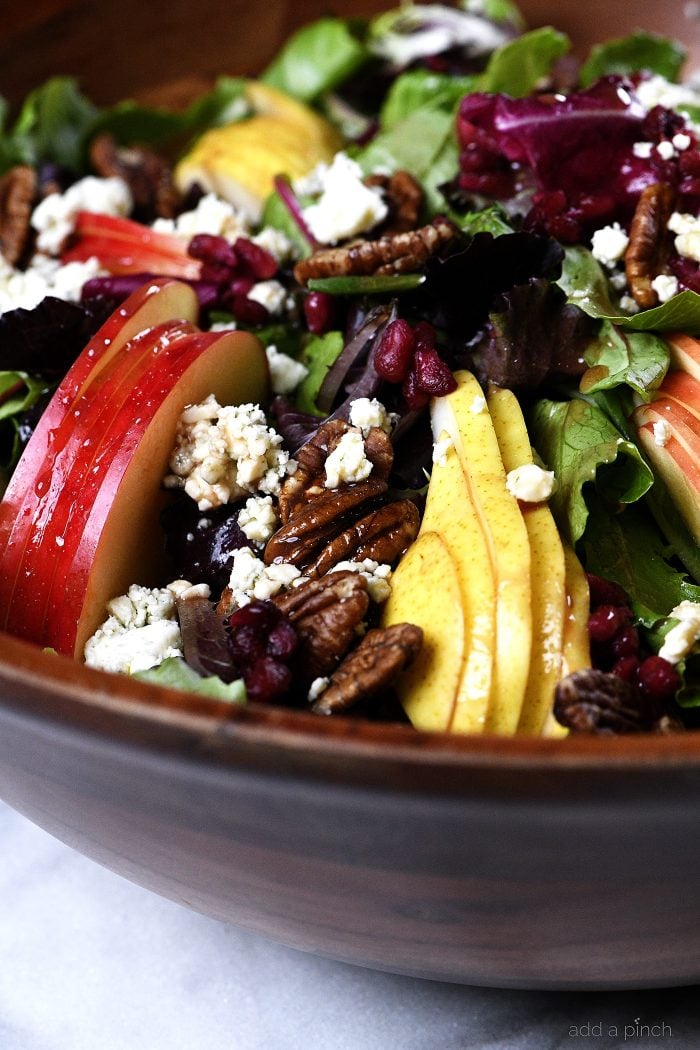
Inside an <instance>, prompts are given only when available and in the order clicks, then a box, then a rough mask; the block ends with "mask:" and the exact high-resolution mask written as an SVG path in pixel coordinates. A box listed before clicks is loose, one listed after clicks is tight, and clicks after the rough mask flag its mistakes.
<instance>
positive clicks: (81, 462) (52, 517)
mask: <svg viewBox="0 0 700 1050" xmlns="http://www.w3.org/2000/svg"><path fill="white" fill-rule="evenodd" d="M195 331H196V329H195V327H194V325H192V324H190V323H189V322H184V321H168V322H166V323H165V324H162V325H157V326H156V327H154V328H149V329H146V331H145V332H140V333H139V334H138V335H137V336H135V337H134V338H133V339H130V340H129V342H128V343H126V345H125V346H124V347H123V348H122V350H121V352H120V354H119V356H118V357H117V358H113V359H112V361H111V362H110V364H109V366H107V367H106V368H103V369H102V370H101V372H100V374H99V375H98V376H97V377H96V378H95V380H94V382H93V383H92V384H91V386H90V388H89V392H88V394H86V395H84V396H83V397H82V398H81V399H80V402H79V404H80V406H81V408H80V410H79V414H78V415H76V414H75V413H71V416H70V417H69V418H68V419H67V420H66V421H64V424H63V426H62V427H61V428H60V430H61V434H60V440H57V441H56V442H54V444H53V452H54V456H53V459H51V460H50V461H49V462H47V463H45V464H44V466H43V467H42V473H41V474H40V475H39V476H38V477H37V479H36V481H35V486H34V488H35V489H38V487H39V485H41V487H42V499H41V500H40V503H39V506H38V507H37V509H36V512H35V514H34V517H33V519H32V522H31V527H30V528H27V529H25V530H24V532H25V541H24V542H25V546H24V553H23V555H22V557H21V561H20V572H19V579H21V580H22V581H23V591H24V595H23V598H22V601H21V603H20V602H19V601H17V600H15V595H14V594H13V595H11V596H10V601H9V612H8V616H7V625H8V629H9V630H10V631H14V632H15V633H17V628H16V626H15V623H16V620H17V619H18V618H21V624H22V627H21V633H22V634H24V635H26V636H33V635H34V634H35V633H36V632H37V630H38V629H39V626H40V625H41V624H42V623H43V621H44V614H45V609H46V604H47V602H48V598H49V593H50V590H51V586H52V582H53V576H54V574H55V573H56V571H57V568H58V565H59V563H60V561H61V558H62V557H63V556H64V553H67V552H65V539H64V537H65V536H66V533H67V530H68V528H69V524H70V520H71V517H72V514H73V513H74V512H75V509H76V505H75V504H74V503H71V502H70V501H68V500H66V499H62V498H59V496H60V494H61V493H62V491H63V490H64V489H65V488H70V489H71V490H76V489H77V488H78V486H79V485H80V484H81V483H85V479H86V478H89V477H90V475H91V472H92V471H93V470H94V469H95V467H94V464H95V461H96V457H97V454H98V443H97V441H96V439H95V435H96V434H102V433H108V432H109V431H110V429H111V427H112V426H113V424H114V421H115V420H116V419H117V417H118V415H119V412H120V410H121V409H122V406H123V405H124V404H125V403H126V402H128V403H129V405H130V406H131V405H133V396H134V394H136V396H138V393H139V390H140V386H139V382H140V380H141V378H142V377H143V376H144V374H145V373H146V372H147V371H149V370H150V369H151V368H152V366H153V360H154V357H155V356H158V359H159V360H160V361H162V362H163V367H165V368H166V369H167V367H168V360H167V354H168V353H170V354H172V352H173V348H174V346H175V345H176V344H178V343H179V342H180V341H182V340H184V339H186V338H188V337H189V336H190V335H192V334H193V333H194V332H195ZM164 358H165V360H164ZM17 542H19V536H18V537H17ZM51 542H53V543H54V544H56V547H55V551H54V558H53V559H52V562H51V564H50V565H49V566H48V567H47V566H46V559H45V555H44V553H43V547H44V544H45V543H51ZM32 584H33V586H32Z"/></svg>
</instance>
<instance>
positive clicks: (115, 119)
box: [0, 0, 700, 736]
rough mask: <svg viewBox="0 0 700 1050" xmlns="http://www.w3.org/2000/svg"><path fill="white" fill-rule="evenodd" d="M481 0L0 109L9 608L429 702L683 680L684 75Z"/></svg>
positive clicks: (24, 629) (309, 706)
mask: <svg viewBox="0 0 700 1050" xmlns="http://www.w3.org/2000/svg"><path fill="white" fill-rule="evenodd" d="M569 49H570V42H569V41H568V40H567V38H566V37H565V36H564V35H563V34H562V33H560V32H558V31H557V30H556V29H555V28H553V27H546V28H542V29H536V30H528V29H527V27H526V26H525V24H524V22H523V19H522V17H521V15H520V13H519V12H518V10H517V8H516V7H515V5H514V4H512V3H511V2H510V0H464V2H463V3H462V4H461V5H460V6H454V7H450V6H446V5H444V4H441V3H436V4H409V5H407V6H402V7H401V8H400V9H395V10H391V11H387V12H386V13H384V14H382V15H381V16H379V17H377V18H374V19H372V20H365V21H362V20H357V19H352V20H345V19H341V18H336V17H331V16H329V17H326V18H323V19H320V20H319V21H317V22H315V23H312V24H311V25H309V26H307V27H305V28H303V29H302V30H301V31H299V32H298V33H297V34H296V35H295V36H293V37H292V38H291V39H290V40H289V41H288V42H287V43H286V44H285V46H284V47H283V49H282V50H281V52H280V53H279V54H278V55H277V56H276V58H275V59H274V61H273V62H272V63H271V65H270V66H269V67H268V68H267V69H266V70H265V71H264V72H263V73H262V74H261V76H260V78H259V79H257V80H252V79H247V78H231V77H222V78H221V79H220V80H219V81H218V83H217V84H216V85H215V87H214V88H213V89H212V91H211V92H209V93H208V94H206V95H205V96H203V97H201V98H198V99H196V100H195V101H193V102H192V103H191V105H190V106H189V107H188V109H186V110H185V111H184V112H177V113H176V112H171V111H168V110H163V109H149V108H146V107H143V106H141V105H139V104H138V103H135V102H132V101H127V102H123V103H120V104H118V105H117V106H115V107H113V108H110V109H103V110H98V109H97V108H96V107H95V106H94V105H93V104H92V103H91V102H90V101H89V100H88V99H87V98H85V97H84V96H83V95H82V94H81V92H80V90H79V87H78V85H77V84H76V83H75V82H74V81H72V80H71V79H70V78H55V79H53V80H51V81H49V82H48V83H47V84H45V85H43V86H42V87H40V88H38V89H37V90H36V91H34V92H33V93H32V94H31V96H30V97H29V98H28V99H27V100H26V102H25V104H24V106H23V107H22V109H21V111H20V112H19V114H17V115H16V116H15V117H14V119H13V120H12V121H9V122H6V127H4V129H3V130H2V134H1V136H0V172H2V175H1V181H0V252H1V257H0V463H1V470H2V488H3V491H4V496H3V498H2V501H1V502H0V551H1V556H0V628H1V629H3V630H5V631H8V632H10V633H12V634H15V635H17V636H19V637H23V638H25V639H28V640H30V641H33V642H35V643H36V644H38V645H40V646H43V647H44V648H50V649H54V650H56V651H57V652H59V653H63V654H66V655H70V656H73V657H75V658H76V659H78V660H84V661H85V662H86V663H87V664H88V665H89V666H92V667H96V668H100V669H102V670H105V671H110V672H119V673H127V674H133V675H135V676H137V677H140V678H143V679H146V680H148V681H152V682H156V683H162V684H164V685H169V686H174V687H176V688H183V689H187V690H190V691H194V692H199V693H202V694H203V695H208V696H214V697H218V698H220V699H224V700H228V701H230V702H232V703H243V702H245V701H246V700H250V701H255V702H263V703H275V704H284V705H288V706H291V707H296V708H299V709H305V710H311V711H313V712H316V713H318V714H323V715H329V714H346V715H354V716H359V717H366V718H375V719H382V720H399V721H410V722H411V723H412V724H413V725H414V726H416V727H417V728H419V729H428V730H447V731H451V732H461V733H474V732H484V731H485V732H496V733H504V734H511V733H525V734H531V735H543V734H544V735H555V736H556V735H559V736H564V735H566V734H567V733H569V732H573V733H575V732H587V733H599V734H610V733H618V732H619V733H624V732H644V731H652V732H680V731H683V730H684V729H685V728H693V727H695V726H696V725H697V721H698V720H697V709H698V708H699V707H700V675H699V671H700V548H699V545H698V543H699V540H700V467H699V465H698V464H699V462H700V461H699V457H698V453H699V451H700V93H699V92H697V91H695V90H694V89H693V87H692V83H691V82H687V83H684V82H682V80H681V74H682V70H683V63H684V60H685V55H684V52H683V49H682V47H680V46H679V45H678V44H677V43H676V42H674V41H671V40H667V39H664V38H661V37H658V36H655V35H652V34H649V33H645V32H643V31H636V32H635V33H633V34H631V35H630V36H628V37H625V38H621V39H616V40H611V41H607V42H605V43H602V44H600V45H599V46H597V47H595V48H594V49H593V50H592V52H591V53H590V55H589V56H588V58H587V59H586V60H585V61H583V62H580V63H574V62H573V60H572V59H571V58H570V56H569Z"/></svg>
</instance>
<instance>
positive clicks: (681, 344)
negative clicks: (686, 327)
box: [664, 332, 700, 380]
mask: <svg viewBox="0 0 700 1050" xmlns="http://www.w3.org/2000/svg"><path fill="white" fill-rule="evenodd" d="M664 339H665V340H666V342H667V343H668V345H669V349H670V351H671V361H672V362H673V364H674V365H675V367H676V368H678V369H680V370H681V371H683V372H687V373H688V374H689V375H691V376H693V377H694V378H695V379H699V380H700V341H698V340H697V339H693V337H692V336H690V335H686V334H685V333H684V332H667V333H666V334H665V335H664Z"/></svg>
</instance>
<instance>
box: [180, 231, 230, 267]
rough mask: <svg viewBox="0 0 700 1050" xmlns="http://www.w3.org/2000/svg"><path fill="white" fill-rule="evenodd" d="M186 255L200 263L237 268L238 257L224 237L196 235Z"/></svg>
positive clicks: (206, 234) (209, 234)
mask: <svg viewBox="0 0 700 1050" xmlns="http://www.w3.org/2000/svg"><path fill="white" fill-rule="evenodd" d="M187 254H188V255H191V256H192V258H193V259H201V260H202V262H205V263H212V264H216V265H218V266H224V267H226V268H227V269H229V270H234V269H235V268H236V267H237V266H238V257H237V255H236V252H235V250H234V248H233V245H232V244H229V242H228V241H227V240H226V238H225V237H216V236H215V235H214V234H211V233H197V234H195V236H194V237H193V238H192V240H191V241H190V243H189V244H188V246H187Z"/></svg>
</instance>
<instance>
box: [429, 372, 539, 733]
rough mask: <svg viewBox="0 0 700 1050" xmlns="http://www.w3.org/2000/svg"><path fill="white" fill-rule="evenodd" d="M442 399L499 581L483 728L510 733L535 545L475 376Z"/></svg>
mask: <svg viewBox="0 0 700 1050" xmlns="http://www.w3.org/2000/svg"><path fill="white" fill-rule="evenodd" d="M455 378H456V379H457V384H458V385H457V389H456V390H455V391H454V392H453V393H451V394H448V395H447V396H446V397H441V398H436V399H435V402H434V405H433V411H432V420H433V434H435V433H437V434H440V433H442V431H443V430H444V431H447V433H448V434H449V435H450V437H451V438H452V441H453V443H454V446H455V448H456V450H457V453H458V455H459V458H460V461H461V463H462V469H463V471H464V473H465V476H466V478H467V482H468V484H469V488H470V492H471V493H472V500H473V503H474V506H475V507H476V508H477V510H478V513H479V517H480V520H481V523H482V527H483V530H484V535H485V536H486V540H487V545H488V550H489V557H490V563H491V566H492V569H493V573H494V578H495V580H496V596H497V598H496V649H495V661H494V669H493V670H494V674H493V687H492V702H491V704H490V706H489V711H488V713H487V717H486V724H485V726H484V728H485V729H486V730H487V731H489V732H494V733H504V734H511V733H514V732H515V730H516V729H517V726H518V720H519V718H520V711H521V708H522V704H523V698H524V696H525V687H526V685H527V679H528V673H529V669H530V648H531V644H532V612H531V605H530V543H529V540H528V535H527V530H526V528H525V522H524V521H523V516H522V514H521V513H520V509H519V507H518V503H517V500H516V499H515V498H514V497H513V496H511V494H510V493H509V492H508V489H507V488H506V475H505V470H504V468H503V461H502V459H501V453H500V450H499V447H498V441H497V439H496V433H495V431H494V428H493V422H492V420H491V415H490V413H489V411H488V407H487V404H486V399H485V398H484V395H483V391H482V389H481V387H480V386H479V383H478V382H477V380H476V378H475V377H474V376H473V375H472V374H471V373H470V372H466V371H465V372H457V373H456V374H455Z"/></svg>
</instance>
